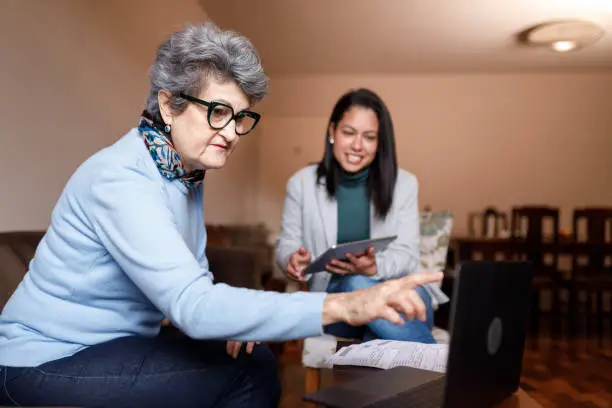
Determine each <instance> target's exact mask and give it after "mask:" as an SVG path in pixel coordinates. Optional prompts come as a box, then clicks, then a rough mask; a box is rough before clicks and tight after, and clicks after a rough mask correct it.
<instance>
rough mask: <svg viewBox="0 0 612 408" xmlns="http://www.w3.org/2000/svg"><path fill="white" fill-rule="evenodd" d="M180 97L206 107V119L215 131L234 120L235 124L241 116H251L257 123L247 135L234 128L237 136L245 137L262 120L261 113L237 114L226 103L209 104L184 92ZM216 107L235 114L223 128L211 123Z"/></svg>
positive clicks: (214, 102) (242, 112) (213, 102)
mask: <svg viewBox="0 0 612 408" xmlns="http://www.w3.org/2000/svg"><path fill="white" fill-rule="evenodd" d="M178 96H180V97H181V98H183V99H186V100H188V101H190V102H194V103H197V104H199V105H202V106H206V108H207V111H208V112H207V114H206V119H207V120H208V125H209V126H210V127H211V128H213V129H215V130H221V129H224V128H225V127H226V126H227V125H229V124H230V122H231V121H232V120H233V121H234V122H235V121H236V118H240V116H245V115H246V116H249V117H251V118H253V119H254V120H255V122H253V126H251V129H249V130H248V131H247V132H245V133H238V128H237V127H234V131H235V132H236V134H237V135H238V136H244V135H248V134H249V133H251V132H252V131H253V129H255V126H257V123H259V120H260V119H261V115H260V114H259V113H257V112H253V111H250V110H241V111H240V112H238V113H235V112H234V108H233V107H231V106H230V105H228V104H226V103H223V102H216V101H212V102H208V101H205V100H202V99H200V98H196V97H195V96H191V95H187V94H185V93H183V92H180V93H179V95H178ZM215 106H223V107H225V108H229V109H230V110H231V111H232V113H233V115H232V117H231V118H230V119H229V120H228V121H227V123H226V124H225V125H223V126H221V127H219V126H213V125H212V123H211V121H210V115H211V114H212V112H213V110H214V108H215Z"/></svg>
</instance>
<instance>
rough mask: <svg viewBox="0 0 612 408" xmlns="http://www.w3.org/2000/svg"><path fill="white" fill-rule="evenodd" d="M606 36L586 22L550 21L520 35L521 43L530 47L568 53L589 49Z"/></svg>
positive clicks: (599, 28) (600, 29) (595, 25)
mask: <svg viewBox="0 0 612 408" xmlns="http://www.w3.org/2000/svg"><path fill="white" fill-rule="evenodd" d="M603 35H604V30H603V29H602V28H601V27H600V26H598V25H597V24H595V23H593V22H590V21H585V20H562V21H550V22H545V23H542V24H538V25H536V26H534V27H530V28H528V29H527V30H525V31H523V32H521V33H520V34H519V37H518V38H519V41H520V42H522V43H524V44H526V45H529V46H539V47H546V48H549V49H551V50H553V51H556V52H568V51H573V50H577V49H581V48H584V47H587V46H589V45H591V44H593V43H595V42H596V41H597V40H599V39H600V38H601V37H602V36H603Z"/></svg>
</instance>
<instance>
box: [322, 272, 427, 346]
mask: <svg viewBox="0 0 612 408" xmlns="http://www.w3.org/2000/svg"><path fill="white" fill-rule="evenodd" d="M377 283H379V281H377V280H374V279H371V278H369V277H367V276H363V275H346V276H342V275H333V276H332V279H331V281H330V282H329V285H328V286H327V292H328V293H343V292H352V291H355V290H358V289H366V288H369V287H372V286H374V285H376V284H377ZM416 292H417V293H418V294H419V296H421V299H422V300H423V303H425V307H426V308H427V319H426V321H425V322H422V321H420V320H418V319H414V320H412V321H408V320H405V322H404V324H403V325H402V326H397V325H395V324H393V323H391V322H389V321H387V320H384V319H377V320H374V321H373V322H370V323H368V324H367V325H366V326H364V327H353V326H350V325H348V324H346V323H342V322H341V323H334V324H330V325H328V326H325V327H324V331H325V333H328V334H332V335H334V336H337V337H346V338H362V339H363V340H366V341H367V340H372V339H377V338H378V339H384V340H402V341H415V342H419V343H435V342H436V340H435V339H434V338H433V336H432V334H431V329H432V328H433V308H432V306H431V296H430V295H429V292H427V290H426V289H425V288H424V287H422V286H419V287H417V288H416Z"/></svg>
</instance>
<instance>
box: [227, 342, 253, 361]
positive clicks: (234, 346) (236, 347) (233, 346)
mask: <svg viewBox="0 0 612 408" xmlns="http://www.w3.org/2000/svg"><path fill="white" fill-rule="evenodd" d="M259 343H260V342H259V341H256V342H252V341H250V342H248V343H247V344H246V352H247V353H248V354H251V353H252V352H253V348H254V347H255V344H259ZM241 348H242V342H241V341H233V340H228V342H227V345H226V346H225V350H226V351H227V354H229V355H230V356H232V357H233V358H238V354H239V353H240V349H241Z"/></svg>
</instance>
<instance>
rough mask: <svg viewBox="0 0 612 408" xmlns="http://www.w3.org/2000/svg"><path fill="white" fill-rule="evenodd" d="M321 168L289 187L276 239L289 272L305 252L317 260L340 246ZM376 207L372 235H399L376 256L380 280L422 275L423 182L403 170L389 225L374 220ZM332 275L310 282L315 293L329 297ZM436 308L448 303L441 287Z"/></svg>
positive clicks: (435, 290)
mask: <svg viewBox="0 0 612 408" xmlns="http://www.w3.org/2000/svg"><path fill="white" fill-rule="evenodd" d="M316 170H317V166H316V165H312V166H308V167H305V168H303V169H301V170H299V171H298V172H296V173H295V174H294V175H293V176H292V177H291V178H290V179H289V182H288V183H287V193H286V196H285V204H284V210H283V218H282V225H281V231H280V234H279V236H278V237H277V239H276V261H277V263H278V264H279V266H280V268H282V270H283V271H286V270H287V265H288V264H289V258H290V257H291V254H293V253H294V252H295V251H297V250H298V249H299V248H300V247H301V246H303V247H304V248H306V249H307V250H308V251H309V252H310V253H311V256H312V259H313V260H314V259H316V258H317V257H318V256H320V255H321V254H323V253H324V252H325V251H326V250H327V249H328V248H329V247H330V246H331V245H333V244H336V242H337V233H338V206H337V202H336V200H335V199H330V198H329V197H328V195H327V190H326V188H325V184H324V183H325V181H324V180H321V184H317V180H316V177H317V175H316ZM373 207H374V206H371V208H372V209H371V215H370V235H371V237H372V238H379V237H384V236H389V235H397V236H398V238H397V239H396V240H395V241H394V242H393V243H392V244H390V245H389V246H388V247H387V249H386V250H385V251H383V252H380V253H378V254H377V255H376V267H377V270H378V272H377V274H376V276H374V278H375V279H378V280H381V281H382V280H388V279H393V278H398V277H401V276H405V275H407V274H410V273H415V272H417V271H418V269H419V264H420V263H419V239H420V228H419V209H418V182H417V179H416V177H415V176H414V175H413V174H411V173H409V172H407V171H404V170H401V169H400V170H399V172H398V177H397V183H396V185H395V192H394V195H393V204H392V206H391V209H390V211H389V213H388V214H387V217H386V218H385V219H384V220H381V219H379V218H378V217H375V216H374V208H373ZM331 276H332V274H331V273H329V272H327V271H321V272H318V273H314V274H312V275H309V276H308V277H307V279H308V287H309V290H311V291H325V290H326V288H327V284H328V283H329V280H330V279H331ZM427 289H428V291H429V292H430V293H431V294H432V296H433V298H434V303H435V304H437V303H438V302H440V303H443V302H446V301H447V300H448V298H447V297H446V295H444V293H443V292H442V291H441V290H440V289H439V288H438V286H437V285H428V287H427Z"/></svg>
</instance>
